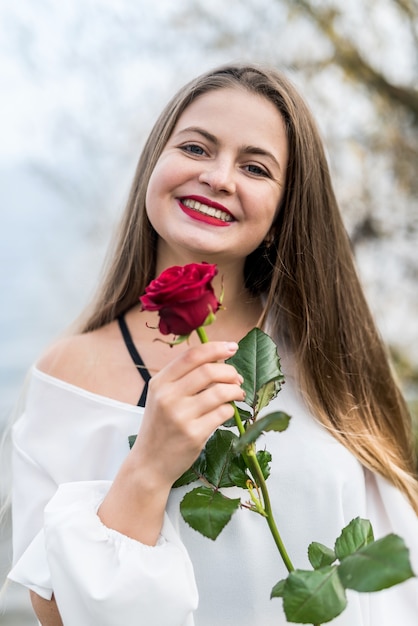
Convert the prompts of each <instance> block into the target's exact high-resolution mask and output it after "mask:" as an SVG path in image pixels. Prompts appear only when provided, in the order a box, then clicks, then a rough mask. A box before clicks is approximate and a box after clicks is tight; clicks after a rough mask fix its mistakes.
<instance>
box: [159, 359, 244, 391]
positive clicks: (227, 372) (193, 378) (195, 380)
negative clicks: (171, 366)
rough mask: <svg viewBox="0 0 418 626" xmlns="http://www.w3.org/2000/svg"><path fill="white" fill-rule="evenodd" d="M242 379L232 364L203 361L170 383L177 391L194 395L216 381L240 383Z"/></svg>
mask: <svg viewBox="0 0 418 626" xmlns="http://www.w3.org/2000/svg"><path fill="white" fill-rule="evenodd" d="M243 380H244V379H243V378H242V376H241V374H239V373H238V372H237V370H236V369H235V367H233V366H232V365H228V364H227V363H223V362H220V363H203V365H200V366H199V367H197V368H196V369H194V370H192V371H191V372H189V373H188V374H186V375H185V376H183V377H182V378H181V379H178V380H176V381H174V382H172V383H171V385H173V386H174V388H175V391H176V392H177V393H181V394H184V395H187V396H194V395H196V394H200V393H201V392H202V391H204V390H205V389H207V388H208V387H212V386H213V385H215V384H216V383H228V384H235V385H241V384H242V383H243Z"/></svg>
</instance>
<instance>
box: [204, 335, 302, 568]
mask: <svg viewBox="0 0 418 626" xmlns="http://www.w3.org/2000/svg"><path fill="white" fill-rule="evenodd" d="M196 332H197V334H198V335H199V339H200V341H201V342H202V343H207V342H208V341H209V339H208V336H207V334H206V331H205V329H204V328H203V327H202V326H199V327H198V328H196ZM231 404H232V406H233V407H234V418H235V423H236V425H237V428H238V430H239V432H240V434H241V435H243V434H244V433H245V428H244V425H243V423H242V420H241V416H240V414H239V412H238V409H237V406H236V404H235V402H231ZM242 456H243V458H244V460H245V463H246V465H247V467H248V469H249V470H250V472H251V474H252V475H253V478H254V479H255V481H256V483H257V484H258V486H259V487H260V489H261V493H262V494H263V503H264V512H265V514H266V520H267V524H268V525H269V528H270V531H271V534H272V535H273V539H274V541H275V543H276V546H277V548H278V550H279V553H280V556H281V557H282V560H283V563H284V564H285V566H286V569H287V571H288V572H292V571H293V570H294V569H295V568H294V566H293V563H292V561H291V560H290V558H289V555H288V554H287V550H286V548H285V546H284V543H283V541H282V538H281V536H280V533H279V530H278V528H277V525H276V522H275V520H274V516H273V511H272V508H271V502H270V495H269V492H268V489H267V485H266V481H265V480H264V476H263V472H262V470H261V467H260V464H259V462H258V459H257V456H256V453H255V447H254V446H253V445H250V446H247V449H246V451H245V452H243V453H242Z"/></svg>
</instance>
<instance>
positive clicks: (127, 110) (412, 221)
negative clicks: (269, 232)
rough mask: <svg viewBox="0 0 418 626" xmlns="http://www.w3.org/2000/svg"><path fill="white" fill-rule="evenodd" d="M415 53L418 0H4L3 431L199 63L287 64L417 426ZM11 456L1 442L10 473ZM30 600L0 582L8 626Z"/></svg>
mask: <svg viewBox="0 0 418 626" xmlns="http://www.w3.org/2000/svg"><path fill="white" fill-rule="evenodd" d="M417 51H418V3H417V0H351V1H350V2H349V3H347V2H346V1H345V0H334V1H332V0H329V1H327V0H324V1H320V0H311V1H308V0H257V2H252V1H250V0H228V2H225V1H222V0H211V2H207V0H182V1H178V2H172V1H171V0H154V1H153V2H151V3H150V2H145V1H142V0H137V1H136V2H131V1H130V0H61V1H60V2H54V1H53V0H20V1H19V2H18V3H16V2H15V1H14V0H2V1H1V3H0V76H1V85H2V96H1V100H0V103H1V104H0V106H1V115H0V193H1V196H0V212H1V221H0V293H1V302H2V306H1V307H0V350H1V360H0V426H1V429H2V430H3V431H4V430H5V429H6V427H7V424H8V423H9V422H10V415H11V413H12V410H13V407H14V406H15V404H16V402H17V399H18V397H19V393H20V390H21V388H22V385H23V381H24V378H25V375H26V372H27V370H28V368H29V367H30V365H31V363H32V362H33V361H34V359H36V357H37V356H38V355H39V353H40V352H41V351H42V350H43V349H44V348H45V346H46V345H47V344H48V343H49V342H51V341H52V340H53V339H54V338H56V337H57V336H58V335H59V334H60V333H61V332H62V331H63V330H64V329H65V327H66V326H67V325H68V324H69V323H70V322H71V321H72V320H73V319H74V317H75V316H76V315H77V314H78V313H79V312H80V310H81V309H82V307H83V306H84V305H85V303H86V302H87V301H88V299H89V297H90V295H91V294H92V291H93V290H94V286H95V283H96V281H97V278H98V275H99V272H100V269H101V266H102V263H103V260H104V256H105V251H106V248H107V245H108V243H109V241H110V236H111V232H112V228H113V225H114V224H115V222H116V221H117V219H118V216H119V215H120V212H121V211H122V209H123V206H124V203H125V201H126V199H127V195H128V190H129V185H130V181H131V179H132V176H133V172H134V168H135V165H136V160H137V158H138V154H139V152H140V149H141V147H142V144H143V142H144V139H145V137H146V135H147V133H148V131H149V130H150V128H151V125H152V123H153V122H154V120H155V118H156V116H157V114H158V113H159V111H160V109H161V108H162V107H163V106H164V104H165V103H166V101H167V99H168V98H169V97H170V96H171V95H172V94H173V92H174V91H175V90H176V89H177V88H178V87H179V86H180V85H182V84H183V83H184V82H185V81H186V80H188V79H190V78H192V77H193V76H195V75H196V74H197V73H200V72H202V71H204V70H206V69H208V68H209V67H212V66H213V65H216V64H218V63H223V62H226V61H231V60H235V61H244V60H246V59H248V60H252V61H259V62H266V63H269V64H271V65H274V66H277V67H279V68H281V69H284V70H285V71H286V72H287V73H288V74H289V75H290V76H291V78H292V79H293V81H294V82H295V83H296V84H297V85H298V87H299V88H300V90H301V91H302V93H303V94H304V95H305V97H306V99H307V101H308V103H309V105H310V107H311V109H312V110H313V112H314V114H315V116H316V119H317V121H318V125H319V127H320V130H321V133H322V136H323V138H324V141H325V145H326V148H327V152H328V157H329V162H330V166H331V170H332V173H333V177H334V183H335V189H336V193H337V197H338V199H339V202H340V205H341V209H342V213H343V216H344V220H345V223H346V227H347V230H348V232H349V234H350V237H351V240H352V243H353V248H354V251H355V255H356V259H357V263H358V269H359V273H360V277H361V279H362V282H363V285H364V288H365V290H366V293H367V296H368V299H369V302H370V305H371V308H372V310H373V312H374V314H375V317H376V320H377V323H378V326H379V328H380V330H381V333H382V335H383V337H384V339H385V340H386V342H387V345H388V349H389V350H390V351H391V354H392V357H393V362H394V367H395V368H396V370H397V372H398V374H399V378H400V380H401V384H402V386H403V389H404V391H405V393H406V395H407V398H408V400H409V402H410V406H411V410H412V413H413V415H414V418H415V420H417V413H418V324H417V318H418V290H417V277H418V202H417V197H418V175H417V165H418V159H417V155H418V92H417V80H418V72H417V69H418V56H417ZM7 455H8V446H7V444H6V445H5V446H4V447H3V449H2V457H3V466H5V467H6V468H7V465H8V463H7ZM1 479H2V484H1V489H2V491H3V492H7V484H8V472H7V471H4V469H3V471H2V473H1ZM9 526H10V524H9V521H8V518H7V516H6V521H5V522H3V526H2V533H1V543H0V585H1V584H2V583H3V580H4V576H5V574H6V572H7V569H8V567H9V561H10V557H11V550H10V529H9ZM26 595H27V594H26V592H24V591H23V592H22V590H20V589H19V588H18V587H17V586H13V585H10V586H8V587H7V588H6V589H5V590H4V591H3V594H2V595H1V597H0V605H1V607H0V624H5V625H7V626H31V625H33V624H35V621H34V619H33V617H31V615H30V611H29V608H28V602H27V599H26Z"/></svg>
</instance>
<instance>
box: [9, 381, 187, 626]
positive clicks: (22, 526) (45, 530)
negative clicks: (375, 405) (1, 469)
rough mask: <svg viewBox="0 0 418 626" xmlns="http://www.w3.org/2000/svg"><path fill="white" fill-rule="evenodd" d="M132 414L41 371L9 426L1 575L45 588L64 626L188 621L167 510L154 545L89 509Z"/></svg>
mask: <svg viewBox="0 0 418 626" xmlns="http://www.w3.org/2000/svg"><path fill="white" fill-rule="evenodd" d="M140 417H141V416H140V415H139V414H138V411H137V409H136V407H132V410H131V407H129V406H128V405H118V403H113V402H110V403H106V402H105V401H104V400H103V399H101V398H100V402H99V401H98V398H95V397H93V396H92V395H91V394H87V393H86V394H84V393H80V394H79V393H78V392H77V393H75V391H74V389H70V388H69V386H68V385H66V384H64V383H62V382H61V381H56V380H55V379H54V380H48V379H47V377H45V376H44V375H42V374H41V373H39V374H38V375H37V377H36V379H35V380H33V381H32V387H31V390H30V392H29V397H28V402H27V408H26V412H25V414H24V415H23V416H22V418H20V420H19V421H18V422H17V423H16V425H15V428H14V453H13V455H14V489H13V518H14V522H13V526H14V566H13V568H12V570H11V571H10V573H9V576H8V577H9V579H11V580H13V581H15V582H18V583H20V584H22V585H24V586H26V587H27V588H29V589H32V590H33V591H35V592H36V593H38V595H40V596H41V597H43V598H45V599H50V598H51V596H52V593H53V594H54V596H55V599H56V601H57V605H58V608H59V611H60V614H61V617H62V619H63V622H64V624H65V626H93V625H94V626H97V625H98V624H100V626H114V625H115V624H123V625H124V626H130V625H132V626H133V625H138V624H147V625H149V626H151V625H152V626H167V624H170V625H173V626H177V625H178V626H193V612H194V610H195V609H196V607H197V603H198V596H197V588H196V583H195V578H194V572H193V567H192V564H191V560H190V558H189V556H188V553H187V551H186V549H185V548H184V546H183V543H182V542H181V540H180V538H179V537H178V534H177V533H176V531H175V529H174V527H173V525H172V523H171V521H170V519H169V518H168V516H167V514H166V515H165V518H164V524H163V528H162V530H161V533H160V538H159V541H158V542H157V545H156V546H147V545H144V544H141V543H140V542H138V541H135V540H134V539H131V538H129V537H126V536H124V535H122V534H120V533H118V532H116V531H115V530H112V529H109V528H107V527H106V526H104V525H103V524H102V522H101V520H100V518H99V517H98V515H97V509H98V507H99V506H100V504H101V502H102V501H103V499H104V497H105V495H106V493H107V491H108V489H109V487H110V485H111V482H112V478H113V476H114V474H115V472H116V471H117V467H118V466H119V464H120V463H121V462H122V460H123V458H124V457H125V456H126V454H127V453H128V451H129V446H128V443H127V438H128V434H133V433H134V432H135V431H136V430H137V428H138V422H139V419H140ZM110 426H111V428H109V427H110ZM74 433H77V435H76V436H75V435H74ZM71 437H73V439H71ZM41 440H42V441H41ZM109 440H110V441H111V445H109ZM81 447H82V449H81ZM81 452H82V453H81ZM77 458H78V462H77V461H76V459H77ZM100 477H103V478H104V479H103V480H101V479H100Z"/></svg>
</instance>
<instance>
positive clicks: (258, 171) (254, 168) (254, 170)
mask: <svg viewBox="0 0 418 626" xmlns="http://www.w3.org/2000/svg"><path fill="white" fill-rule="evenodd" d="M246 168H247V171H248V172H249V173H250V174H254V175H255V176H266V177H268V176H269V173H268V171H267V170H265V169H264V168H263V167H260V166H259V165H254V164H251V163H250V165H246Z"/></svg>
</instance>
